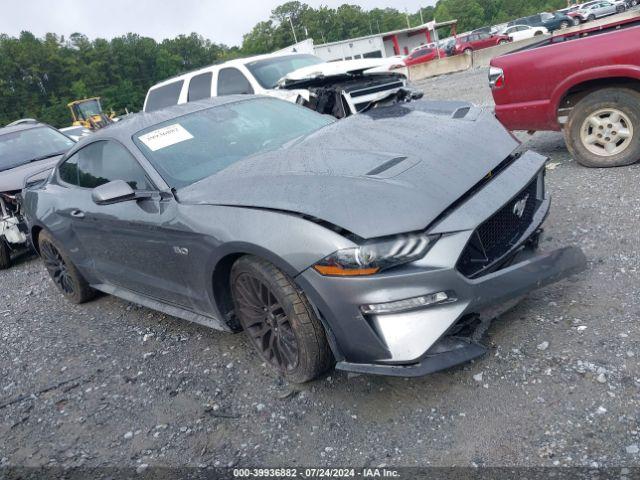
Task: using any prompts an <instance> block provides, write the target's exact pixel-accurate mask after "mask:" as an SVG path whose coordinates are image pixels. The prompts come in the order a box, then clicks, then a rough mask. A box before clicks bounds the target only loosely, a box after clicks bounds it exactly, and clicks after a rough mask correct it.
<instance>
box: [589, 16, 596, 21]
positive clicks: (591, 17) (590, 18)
mask: <svg viewBox="0 0 640 480" xmlns="http://www.w3.org/2000/svg"><path fill="white" fill-rule="evenodd" d="M595 19H596V16H595V15H589V16H588V17H587V22H593V21H594V20H595Z"/></svg>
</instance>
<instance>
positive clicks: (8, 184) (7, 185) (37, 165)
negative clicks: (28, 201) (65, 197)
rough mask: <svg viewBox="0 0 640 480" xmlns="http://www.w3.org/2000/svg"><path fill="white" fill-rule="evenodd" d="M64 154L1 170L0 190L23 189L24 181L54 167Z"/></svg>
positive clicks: (13, 190)
mask: <svg viewBox="0 0 640 480" xmlns="http://www.w3.org/2000/svg"><path fill="white" fill-rule="evenodd" d="M60 158H62V155H58V156H55V157H51V158H46V159H44V160H40V161H37V162H32V163H26V164H24V165H20V166H19V167H15V168H12V169H10V170H3V171H0V192H15V191H17V190H22V187H23V185H24V181H25V180H26V179H27V178H28V177H30V176H32V175H34V174H36V173H38V172H41V171H42V170H46V169H48V168H53V167H54V166H55V165H56V163H57V162H58V160H60Z"/></svg>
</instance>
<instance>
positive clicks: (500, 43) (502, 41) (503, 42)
mask: <svg viewBox="0 0 640 480" xmlns="http://www.w3.org/2000/svg"><path fill="white" fill-rule="evenodd" d="M505 43H507V41H506V40H500V41H499V42H498V45H504V44H505Z"/></svg>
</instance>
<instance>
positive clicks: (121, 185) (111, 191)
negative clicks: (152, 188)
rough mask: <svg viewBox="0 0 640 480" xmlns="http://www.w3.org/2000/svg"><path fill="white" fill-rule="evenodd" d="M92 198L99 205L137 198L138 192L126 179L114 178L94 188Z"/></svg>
mask: <svg viewBox="0 0 640 480" xmlns="http://www.w3.org/2000/svg"><path fill="white" fill-rule="evenodd" d="M91 199H92V200H93V201H94V202H95V203H97V204H98V205H109V204H112V203H119V202H126V201H129V200H135V199H136V192H135V191H134V190H133V188H131V186H130V185H129V184H128V183H127V182H125V181H124V180H114V181H112V182H109V183H105V184H104V185H100V186H99V187H96V188H94V189H93V191H92V192H91Z"/></svg>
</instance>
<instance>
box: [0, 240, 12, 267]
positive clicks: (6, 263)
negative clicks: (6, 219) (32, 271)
mask: <svg viewBox="0 0 640 480" xmlns="http://www.w3.org/2000/svg"><path fill="white" fill-rule="evenodd" d="M10 266H11V250H10V249H9V244H8V243H7V241H6V240H5V239H4V237H0V270H6V269H7V268H9V267H10Z"/></svg>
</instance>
